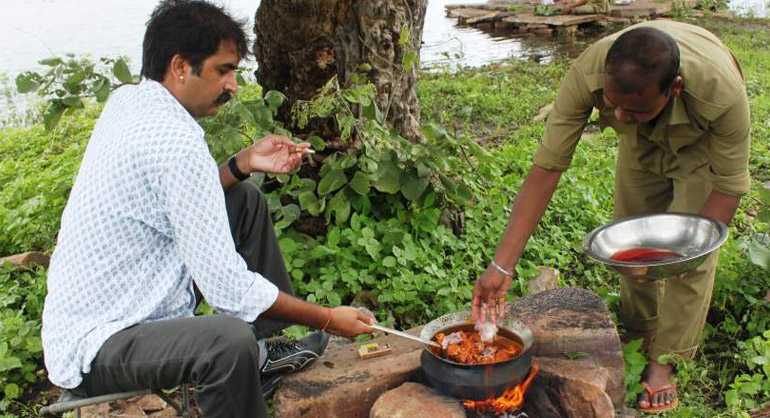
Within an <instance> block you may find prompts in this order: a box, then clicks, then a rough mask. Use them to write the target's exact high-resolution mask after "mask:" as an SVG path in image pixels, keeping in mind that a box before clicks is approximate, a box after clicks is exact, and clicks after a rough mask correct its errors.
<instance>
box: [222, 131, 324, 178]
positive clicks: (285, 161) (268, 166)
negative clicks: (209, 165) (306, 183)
mask: <svg viewBox="0 0 770 418" xmlns="http://www.w3.org/2000/svg"><path fill="white" fill-rule="evenodd" d="M309 148H310V144H308V143H306V142H303V143H300V144H295V143H294V142H292V141H291V139H289V138H287V137H285V136H283V135H273V134H270V135H267V136H265V137H264V138H262V139H260V140H259V141H258V142H256V143H255V144H254V145H251V146H250V147H247V148H244V149H243V150H241V151H240V152H239V153H238V156H237V157H236V162H237V163H238V167H239V168H240V169H241V171H243V172H244V173H254V172H263V173H273V174H286V173H290V172H292V171H294V170H296V169H297V167H299V166H300V164H302V156H303V155H304V154H305V152H306V150H308V149H309Z"/></svg>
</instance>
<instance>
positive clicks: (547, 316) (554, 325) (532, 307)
mask: <svg viewBox="0 0 770 418" xmlns="http://www.w3.org/2000/svg"><path fill="white" fill-rule="evenodd" d="M510 309H511V311H510V312H511V315H513V316H514V317H515V318H516V319H518V320H519V321H521V322H522V323H524V324H525V325H527V326H528V327H529V328H530V329H531V330H532V334H533V335H534V337H535V345H534V346H533V354H534V355H535V356H539V357H551V358H560V359H565V358H576V357H584V359H585V360H586V361H590V362H591V363H592V364H594V365H596V366H599V367H603V368H605V369H607V372H608V373H609V376H608V383H607V393H608V394H609V395H610V398H611V399H612V401H613V404H614V405H615V407H617V408H620V407H621V406H622V405H623V402H624V399H625V384H624V375H625V373H624V367H625V363H624V361H623V350H622V346H621V343H620V337H619V336H618V332H617V329H616V327H615V323H614V322H613V321H612V319H611V316H610V312H609V310H608V309H607V306H606V305H605V304H604V301H602V300H601V298H599V297H598V296H597V295H596V294H594V293H593V292H590V291H588V290H585V289H579V288H561V289H554V290H547V291H545V292H540V293H537V294H535V295H529V296H525V297H523V298H520V299H518V300H516V301H514V302H513V304H512V305H511V308H510Z"/></svg>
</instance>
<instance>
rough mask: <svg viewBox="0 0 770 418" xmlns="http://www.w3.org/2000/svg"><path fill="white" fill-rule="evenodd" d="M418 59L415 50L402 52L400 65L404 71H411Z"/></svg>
mask: <svg viewBox="0 0 770 418" xmlns="http://www.w3.org/2000/svg"><path fill="white" fill-rule="evenodd" d="M419 61H420V57H419V56H418V55H417V52H416V51H409V52H407V53H406V54H404V58H403V59H402V60H401V65H402V66H403V67H404V71H411V70H412V68H414V67H415V65H417V64H418V63H419Z"/></svg>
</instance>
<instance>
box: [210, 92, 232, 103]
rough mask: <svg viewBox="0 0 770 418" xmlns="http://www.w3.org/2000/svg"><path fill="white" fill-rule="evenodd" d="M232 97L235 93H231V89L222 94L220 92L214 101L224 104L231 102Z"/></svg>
mask: <svg viewBox="0 0 770 418" xmlns="http://www.w3.org/2000/svg"><path fill="white" fill-rule="evenodd" d="M232 98H233V94H232V93H230V92H229V91H226V92H223V93H222V94H220V95H219V97H217V99H216V100H215V101H214V104H217V105H223V104H225V103H227V102H229V101H230V99H232Z"/></svg>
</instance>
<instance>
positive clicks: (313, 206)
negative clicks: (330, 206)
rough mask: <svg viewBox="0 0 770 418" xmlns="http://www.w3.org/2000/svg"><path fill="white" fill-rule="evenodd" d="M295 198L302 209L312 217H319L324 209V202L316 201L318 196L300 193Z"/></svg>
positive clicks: (307, 192) (310, 193)
mask: <svg viewBox="0 0 770 418" xmlns="http://www.w3.org/2000/svg"><path fill="white" fill-rule="evenodd" d="M297 198H298V199H299V205H300V206H301V207H302V209H305V210H306V211H308V213H309V214H311V215H313V216H318V215H320V214H321V212H323V210H324V208H325V207H326V200H324V199H318V196H316V194H315V193H313V192H312V191H305V192H302V193H300V194H299V196H298V197H297Z"/></svg>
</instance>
